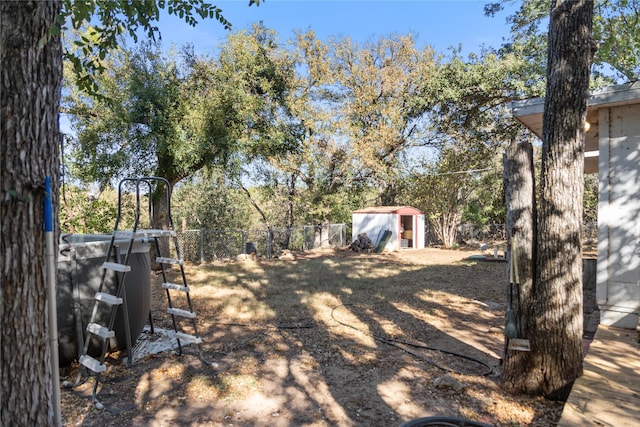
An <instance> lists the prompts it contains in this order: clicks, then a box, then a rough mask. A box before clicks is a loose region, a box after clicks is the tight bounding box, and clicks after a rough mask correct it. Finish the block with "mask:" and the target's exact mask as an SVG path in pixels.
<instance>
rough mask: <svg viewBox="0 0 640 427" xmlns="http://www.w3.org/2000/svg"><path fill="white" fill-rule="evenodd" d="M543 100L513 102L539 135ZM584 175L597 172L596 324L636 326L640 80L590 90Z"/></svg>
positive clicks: (639, 305)
mask: <svg viewBox="0 0 640 427" xmlns="http://www.w3.org/2000/svg"><path fill="white" fill-rule="evenodd" d="M543 111H544V99H543V98H536V99H531V100H526V101H521V102H516V103H515V104H514V110H513V114H514V116H515V117H516V118H517V119H518V120H519V121H520V122H522V123H523V124H524V125H525V126H527V127H528V128H529V129H530V130H531V131H533V132H534V133H535V134H536V135H537V136H538V137H540V136H541V135H542V114H543ZM585 128H586V129H587V132H586V135H585V147H584V151H585V153H584V156H585V161H584V171H585V173H597V174H598V181H599V183H600V185H599V191H598V193H599V194H598V265H597V273H596V298H597V302H598V307H599V309H600V323H602V324H604V325H615V326H618V327H625V328H630V329H635V328H636V327H637V326H638V318H639V316H640V81H636V82H631V83H627V84H624V85H616V86H610V87H607V88H605V89H602V90H599V91H596V92H593V93H592V94H591V96H590V98H589V103H588V109H587V123H585Z"/></svg>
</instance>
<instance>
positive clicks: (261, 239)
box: [177, 224, 347, 262]
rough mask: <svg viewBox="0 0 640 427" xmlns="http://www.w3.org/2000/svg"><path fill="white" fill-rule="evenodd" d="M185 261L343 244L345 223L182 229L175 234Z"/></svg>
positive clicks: (302, 249) (267, 256)
mask: <svg viewBox="0 0 640 427" xmlns="http://www.w3.org/2000/svg"><path fill="white" fill-rule="evenodd" d="M177 238H178V246H179V247H180V251H181V254H182V258H183V259H184V260H185V261H191V262H204V261H211V260H216V259H234V258H236V257H238V255H242V254H252V253H255V254H256V255H260V256H264V257H266V258H272V257H274V256H277V254H278V253H279V252H280V251H282V250H285V249H287V250H291V251H306V250H311V249H316V248H322V247H335V246H345V245H346V239H347V236H346V225H345V224H322V225H305V226H302V227H293V228H284V229H270V230H208V229H204V230H186V231H183V232H180V231H179V232H178V233H177Z"/></svg>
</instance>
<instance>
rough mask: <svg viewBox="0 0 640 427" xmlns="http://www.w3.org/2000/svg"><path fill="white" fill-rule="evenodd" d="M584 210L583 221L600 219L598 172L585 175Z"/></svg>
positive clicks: (590, 221) (589, 221) (592, 221)
mask: <svg viewBox="0 0 640 427" xmlns="http://www.w3.org/2000/svg"><path fill="white" fill-rule="evenodd" d="M583 200H584V210H583V222H584V223H585V224H586V223H597V221H598V174H585V176H584V197H583Z"/></svg>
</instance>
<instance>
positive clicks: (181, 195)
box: [172, 171, 252, 230]
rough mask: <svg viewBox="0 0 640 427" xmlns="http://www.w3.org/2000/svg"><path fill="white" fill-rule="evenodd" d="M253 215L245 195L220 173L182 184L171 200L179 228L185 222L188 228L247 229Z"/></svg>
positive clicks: (199, 177) (201, 176) (204, 175)
mask: <svg viewBox="0 0 640 427" xmlns="http://www.w3.org/2000/svg"><path fill="white" fill-rule="evenodd" d="M251 213H252V210H251V206H250V205H249V204H248V203H247V200H246V198H245V197H244V195H242V194H241V193H240V192H238V191H237V190H236V189H234V188H232V187H230V186H228V185H227V184H226V182H225V180H224V177H223V174H222V172H221V171H217V172H214V173H208V174H198V175H197V176H196V177H194V178H191V179H188V180H185V181H183V182H182V183H180V185H178V186H177V187H176V189H175V191H174V197H173V199H172V215H173V220H174V221H175V222H176V224H175V226H176V227H179V226H180V224H182V221H183V220H184V221H186V225H187V228H189V229H194V228H201V229H211V230H244V229H247V228H248V226H250V225H251Z"/></svg>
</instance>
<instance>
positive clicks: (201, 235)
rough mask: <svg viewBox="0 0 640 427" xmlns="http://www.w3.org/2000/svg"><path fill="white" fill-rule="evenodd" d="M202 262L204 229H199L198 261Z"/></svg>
mask: <svg viewBox="0 0 640 427" xmlns="http://www.w3.org/2000/svg"><path fill="white" fill-rule="evenodd" d="M203 262H204V230H203V229H202V228H201V229H200V263H203Z"/></svg>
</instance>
